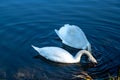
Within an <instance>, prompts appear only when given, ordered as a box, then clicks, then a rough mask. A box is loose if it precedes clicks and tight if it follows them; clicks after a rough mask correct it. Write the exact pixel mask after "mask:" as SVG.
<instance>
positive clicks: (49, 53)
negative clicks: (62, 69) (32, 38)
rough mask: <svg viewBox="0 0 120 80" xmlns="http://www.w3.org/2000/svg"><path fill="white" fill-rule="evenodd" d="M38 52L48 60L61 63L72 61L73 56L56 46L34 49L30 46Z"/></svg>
mask: <svg viewBox="0 0 120 80" xmlns="http://www.w3.org/2000/svg"><path fill="white" fill-rule="evenodd" d="M32 47H33V48H34V49H35V50H37V52H39V54H40V55H41V56H43V57H45V58H46V59H48V60H51V61H54V62H61V63H72V62H73V61H74V58H73V56H72V55H71V54H70V53H69V52H67V51H66V50H64V49H62V48H58V47H43V48H39V50H38V48H37V49H36V48H35V47H34V46H32Z"/></svg>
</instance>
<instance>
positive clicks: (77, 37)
mask: <svg viewBox="0 0 120 80" xmlns="http://www.w3.org/2000/svg"><path fill="white" fill-rule="evenodd" d="M57 34H58V36H59V37H60V39H62V42H63V43H64V44H66V45H69V46H71V47H74V48H78V49H85V48H86V47H87V45H88V44H89V42H88V40H87V38H86V36H85V34H84V32H83V31H82V30H81V29H80V28H79V27H77V26H75V25H69V24H66V25H64V26H63V27H61V28H60V30H59V31H57Z"/></svg>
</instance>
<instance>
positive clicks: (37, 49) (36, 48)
mask: <svg viewBox="0 0 120 80" xmlns="http://www.w3.org/2000/svg"><path fill="white" fill-rule="evenodd" d="M31 46H32V47H33V48H34V49H35V50H36V51H37V52H39V50H40V48H38V47H35V46H33V45H31Z"/></svg>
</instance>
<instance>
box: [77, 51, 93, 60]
mask: <svg viewBox="0 0 120 80" xmlns="http://www.w3.org/2000/svg"><path fill="white" fill-rule="evenodd" d="M83 54H86V55H87V56H88V58H89V57H91V56H92V55H91V53H90V52H88V51H86V50H81V51H79V52H78V53H77V54H76V55H75V61H76V62H80V60H81V57H82V55H83Z"/></svg>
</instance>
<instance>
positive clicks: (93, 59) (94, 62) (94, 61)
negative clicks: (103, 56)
mask: <svg viewBox="0 0 120 80" xmlns="http://www.w3.org/2000/svg"><path fill="white" fill-rule="evenodd" d="M89 61H90V62H92V63H93V64H94V65H96V64H97V63H98V62H97V60H96V59H95V58H94V57H93V56H90V57H89Z"/></svg>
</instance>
